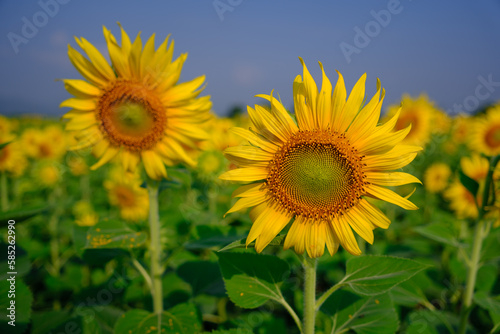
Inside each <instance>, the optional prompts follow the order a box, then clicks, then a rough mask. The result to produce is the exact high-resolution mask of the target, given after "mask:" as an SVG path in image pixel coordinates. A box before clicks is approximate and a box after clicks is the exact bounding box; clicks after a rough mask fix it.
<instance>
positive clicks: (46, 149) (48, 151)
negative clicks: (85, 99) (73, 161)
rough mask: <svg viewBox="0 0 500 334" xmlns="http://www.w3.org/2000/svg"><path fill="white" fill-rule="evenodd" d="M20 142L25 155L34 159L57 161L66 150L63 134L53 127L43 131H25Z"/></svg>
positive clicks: (56, 127)
mask: <svg viewBox="0 0 500 334" xmlns="http://www.w3.org/2000/svg"><path fill="white" fill-rule="evenodd" d="M21 141H22V142H23V147H24V150H25V152H26V154H27V155H28V156H30V157H32V158H34V159H42V160H43V159H46V160H59V159H60V158H61V157H62V156H63V155H64V154H65V153H66V149H67V145H66V137H65V136H64V132H63V131H62V130H61V128H60V127H59V126H55V125H51V126H48V127H46V128H45V129H43V130H40V129H34V128H29V129H26V130H25V131H24V132H23V134H22V136H21Z"/></svg>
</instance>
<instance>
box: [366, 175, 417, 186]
mask: <svg viewBox="0 0 500 334" xmlns="http://www.w3.org/2000/svg"><path fill="white" fill-rule="evenodd" d="M365 175H366V181H368V182H370V183H373V184H377V185H380V186H387V187H394V186H400V185H403V184H408V183H420V184H422V182H420V180H419V179H417V178H416V177H415V176H413V175H411V174H407V173H401V172H392V173H378V172H366V173H365Z"/></svg>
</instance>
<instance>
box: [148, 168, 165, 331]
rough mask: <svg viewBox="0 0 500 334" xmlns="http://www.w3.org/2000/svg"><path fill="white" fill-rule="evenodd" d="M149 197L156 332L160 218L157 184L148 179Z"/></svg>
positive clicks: (159, 301)
mask: <svg viewBox="0 0 500 334" xmlns="http://www.w3.org/2000/svg"><path fill="white" fill-rule="evenodd" d="M147 184H148V195H149V231H150V244H149V253H150V254H151V265H150V268H151V269H150V270H151V275H150V277H151V281H152V284H151V296H152V297H153V310H154V313H156V314H157V315H158V331H160V329H161V314H162V312H163V291H162V282H161V277H162V272H161V243H160V217H159V213H158V187H159V182H158V181H154V180H151V179H149V178H148V181H147Z"/></svg>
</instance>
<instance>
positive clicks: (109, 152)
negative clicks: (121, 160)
mask: <svg viewBox="0 0 500 334" xmlns="http://www.w3.org/2000/svg"><path fill="white" fill-rule="evenodd" d="M103 142H104V141H103ZM118 152H119V149H118V148H117V147H114V146H111V145H109V146H108V147H107V149H106V151H105V152H104V154H103V155H102V156H101V158H100V159H99V161H98V162H97V163H95V164H94V165H93V166H92V167H90V169H91V170H96V169H97V168H99V167H101V166H102V165H104V164H106V163H108V162H110V161H111V159H113V158H114V157H115V156H116V155H117V154H118Z"/></svg>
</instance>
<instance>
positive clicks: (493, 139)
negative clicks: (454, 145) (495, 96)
mask: <svg viewBox="0 0 500 334" xmlns="http://www.w3.org/2000/svg"><path fill="white" fill-rule="evenodd" d="M470 146H471V149H473V150H475V151H476V152H480V153H484V154H486V155H489V156H494V155H497V154H500V105H496V106H494V107H491V108H490V109H488V110H487V112H486V115H484V116H481V117H479V118H478V119H476V121H475V122H474V126H473V129H472V133H471V140H470Z"/></svg>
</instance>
